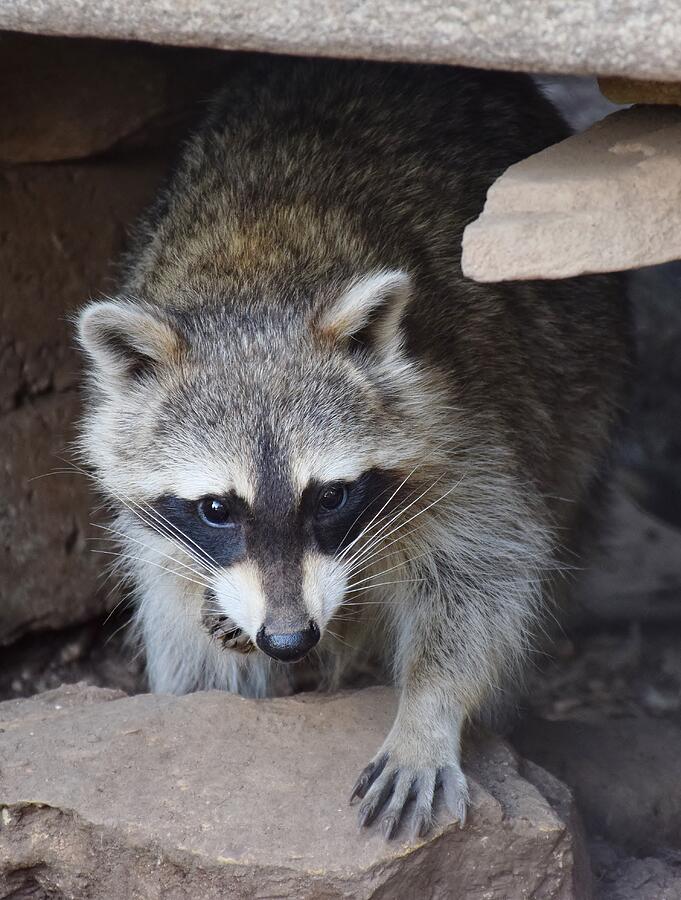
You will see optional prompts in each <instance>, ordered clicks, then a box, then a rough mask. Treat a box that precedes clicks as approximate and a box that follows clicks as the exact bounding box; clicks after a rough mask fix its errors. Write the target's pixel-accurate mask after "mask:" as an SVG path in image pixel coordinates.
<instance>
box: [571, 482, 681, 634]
mask: <svg viewBox="0 0 681 900" xmlns="http://www.w3.org/2000/svg"><path fill="white" fill-rule="evenodd" d="M620 482H621V483H620V485H619V487H618V489H617V490H616V491H615V492H614V494H613V497H612V501H611V504H610V508H609V509H608V514H607V517H606V520H605V527H604V529H603V531H604V533H603V534H602V535H600V536H599V539H598V549H597V551H596V552H594V554H593V557H592V558H591V559H589V565H588V566H586V568H585V570H584V571H583V572H581V573H580V574H579V575H578V576H576V580H575V586H574V594H573V597H574V601H575V603H574V605H573V608H572V609H571V610H570V614H571V616H572V619H573V620H576V621H578V620H586V621H589V620H591V621H593V619H594V617H596V618H597V619H598V620H601V621H620V622H622V621H629V620H632V619H634V620H636V621H648V622H664V621H669V620H671V619H677V620H678V619H679V618H681V566H680V565H679V560H681V530H680V529H678V528H675V527H672V526H670V525H668V524H666V523H665V522H664V521H662V519H660V518H658V517H657V516H654V515H651V513H649V512H647V511H646V510H645V509H643V508H642V507H641V506H639V505H638V504H637V503H636V502H634V500H632V499H631V495H630V492H631V493H633V491H634V490H635V489H636V490H637V492H639V491H640V493H644V490H646V489H647V488H648V487H649V485H647V484H646V483H645V482H643V479H641V482H642V483H641V484H640V485H639V484H638V479H637V480H636V481H635V478H634V475H633V474H632V473H631V472H629V471H626V470H624V471H622V472H621V474H620ZM567 618H568V619H570V615H568V616H567Z"/></svg>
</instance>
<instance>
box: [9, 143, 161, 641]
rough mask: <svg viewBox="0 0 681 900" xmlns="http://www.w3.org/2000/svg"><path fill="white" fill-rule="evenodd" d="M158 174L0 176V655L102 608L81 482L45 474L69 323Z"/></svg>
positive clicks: (68, 357)
mask: <svg viewBox="0 0 681 900" xmlns="http://www.w3.org/2000/svg"><path fill="white" fill-rule="evenodd" d="M162 168H163V166H162V164H161V163H160V161H159V160H156V161H149V162H145V163H144V164H141V163H138V164H133V163H131V162H130V161H128V162H127V163H120V164H116V163H111V162H109V163H93V164H89V165H78V164H70V165H61V164H55V165H51V166H42V167H41V166H18V167H11V168H6V169H4V170H2V171H1V172H0V271H1V272H2V299H1V302H0V489H1V493H2V504H0V646H1V645H2V644H4V643H8V642H10V641H11V640H14V639H16V638H17V637H20V636H21V635H22V634H23V633H25V632H26V631H29V630H37V629H41V628H55V627H61V626H64V625H68V624H70V623H72V622H77V621H82V620H83V619H84V618H87V617H89V616H92V615H97V614H98V613H100V612H101V611H102V609H103V608H104V605H105V603H106V602H107V601H106V599H105V598H106V596H107V593H108V591H109V588H110V587H111V585H108V586H107V587H106V589H105V590H102V589H101V588H102V579H101V578H100V577H99V575H100V573H101V572H102V570H103V568H104V566H103V565H102V559H103V557H101V556H97V555H95V554H93V553H91V552H90V548H91V547H92V546H93V545H92V544H90V545H88V543H87V538H88V536H90V535H91V534H92V532H91V531H90V529H89V522H90V521H91V513H90V509H91V507H92V505H93V503H94V497H93V496H92V495H91V493H90V491H89V489H88V484H87V481H86V479H85V478H83V477H81V476H73V475H48V473H51V472H53V471H54V470H56V469H60V468H62V467H63V466H64V458H65V457H67V456H68V452H67V444H68V442H69V441H70V440H72V438H73V437H74V432H73V422H74V420H75V418H76V416H77V415H78V412H79V392H78V386H79V365H80V360H79V358H78V354H77V353H76V350H75V347H74V341H73V333H72V329H71V326H70V324H69V321H68V317H69V315H70V314H72V313H73V312H74V311H75V310H76V309H77V308H78V307H79V306H81V305H82V304H83V303H84V302H85V301H86V300H87V299H88V298H90V297H92V296H96V295H97V294H98V293H99V292H100V290H111V289H112V283H113V279H112V277H111V276H112V275H113V269H112V264H111V260H112V258H113V257H115V256H116V255H117V254H118V252H119V250H120V248H121V245H122V242H123V237H124V233H125V229H126V228H127V227H128V226H129V225H130V224H131V222H132V220H133V219H134V218H135V216H136V215H137V214H138V213H139V211H140V210H141V208H142V207H143V206H144V205H145V204H146V202H147V201H148V199H150V196H151V194H152V193H153V190H154V188H155V185H156V183H157V181H158V179H159V177H160V174H161V171H162ZM45 476H47V477H45ZM110 599H113V598H110Z"/></svg>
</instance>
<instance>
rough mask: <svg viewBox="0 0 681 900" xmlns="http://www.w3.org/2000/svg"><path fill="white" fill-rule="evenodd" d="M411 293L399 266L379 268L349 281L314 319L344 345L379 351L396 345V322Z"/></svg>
mask: <svg viewBox="0 0 681 900" xmlns="http://www.w3.org/2000/svg"><path fill="white" fill-rule="evenodd" d="M411 296H412V282H411V278H410V276H409V275H408V274H407V272H404V271H403V270H401V269H388V270H386V269H382V270H380V271H377V272H371V273H370V274H368V275H364V276H362V277H361V278H358V279H357V280H355V281H353V282H351V283H350V284H349V285H348V286H347V287H346V288H345V289H344V290H343V291H342V292H341V294H340V296H339V297H337V298H336V299H335V300H334V301H333V302H332V303H331V304H330V305H329V306H326V307H325V308H324V309H323V310H322V312H321V314H320V315H319V316H318V318H317V320H316V323H315V324H316V327H317V329H318V330H319V331H320V332H321V334H323V335H324V336H326V337H328V338H331V339H332V340H335V341H338V342H345V343H347V345H348V347H350V348H352V347H353V346H355V347H366V348H368V349H370V350H373V351H375V352H378V353H380V354H385V353H389V352H391V351H395V350H397V349H398V348H399V346H400V344H401V343H402V333H401V329H400V325H401V322H402V317H403V316H404V313H405V310H406V308H407V305H408V304H409V301H410V300H411Z"/></svg>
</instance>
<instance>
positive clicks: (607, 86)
mask: <svg viewBox="0 0 681 900" xmlns="http://www.w3.org/2000/svg"><path fill="white" fill-rule="evenodd" d="M598 87H599V88H600V89H601V91H602V93H603V94H604V96H606V97H607V98H608V100H612V102H613V103H661V104H672V105H673V106H679V105H681V84H679V82H677V81H641V80H640V79H636V78H599V79H598Z"/></svg>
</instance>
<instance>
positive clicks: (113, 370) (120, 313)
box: [78, 300, 180, 384]
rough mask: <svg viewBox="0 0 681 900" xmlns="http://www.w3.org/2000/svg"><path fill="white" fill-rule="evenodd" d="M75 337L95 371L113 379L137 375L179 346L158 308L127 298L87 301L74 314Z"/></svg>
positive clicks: (167, 357)
mask: <svg viewBox="0 0 681 900" xmlns="http://www.w3.org/2000/svg"><path fill="white" fill-rule="evenodd" d="M78 340H79V342H80V345H81V347H82V348H83V350H84V351H85V352H86V353H87V355H88V356H89V357H90V359H91V360H92V363H93V366H94V369H95V373H96V374H97V375H100V376H103V377H104V378H108V379H113V380H114V381H115V382H116V383H119V384H120V383H125V382H127V381H130V380H133V379H135V378H139V377H140V376H142V375H145V374H147V373H148V372H151V371H153V370H154V369H155V368H156V367H157V366H158V365H159V364H162V363H164V362H168V361H170V360H171V359H172V358H173V357H175V356H176V355H177V354H178V352H179V350H180V337H179V335H178V334H177V332H176V331H175V330H174V329H173V328H171V326H170V325H169V324H168V322H167V321H165V319H164V318H163V316H162V313H161V312H160V311H159V312H157V311H155V310H154V311H152V310H151V309H150V308H149V307H147V306H144V305H142V304H137V303H133V302H131V301H129V300H106V301H101V302H95V303H91V304H90V305H89V306H86V307H85V309H84V310H82V312H81V313H80V315H79V316H78Z"/></svg>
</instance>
